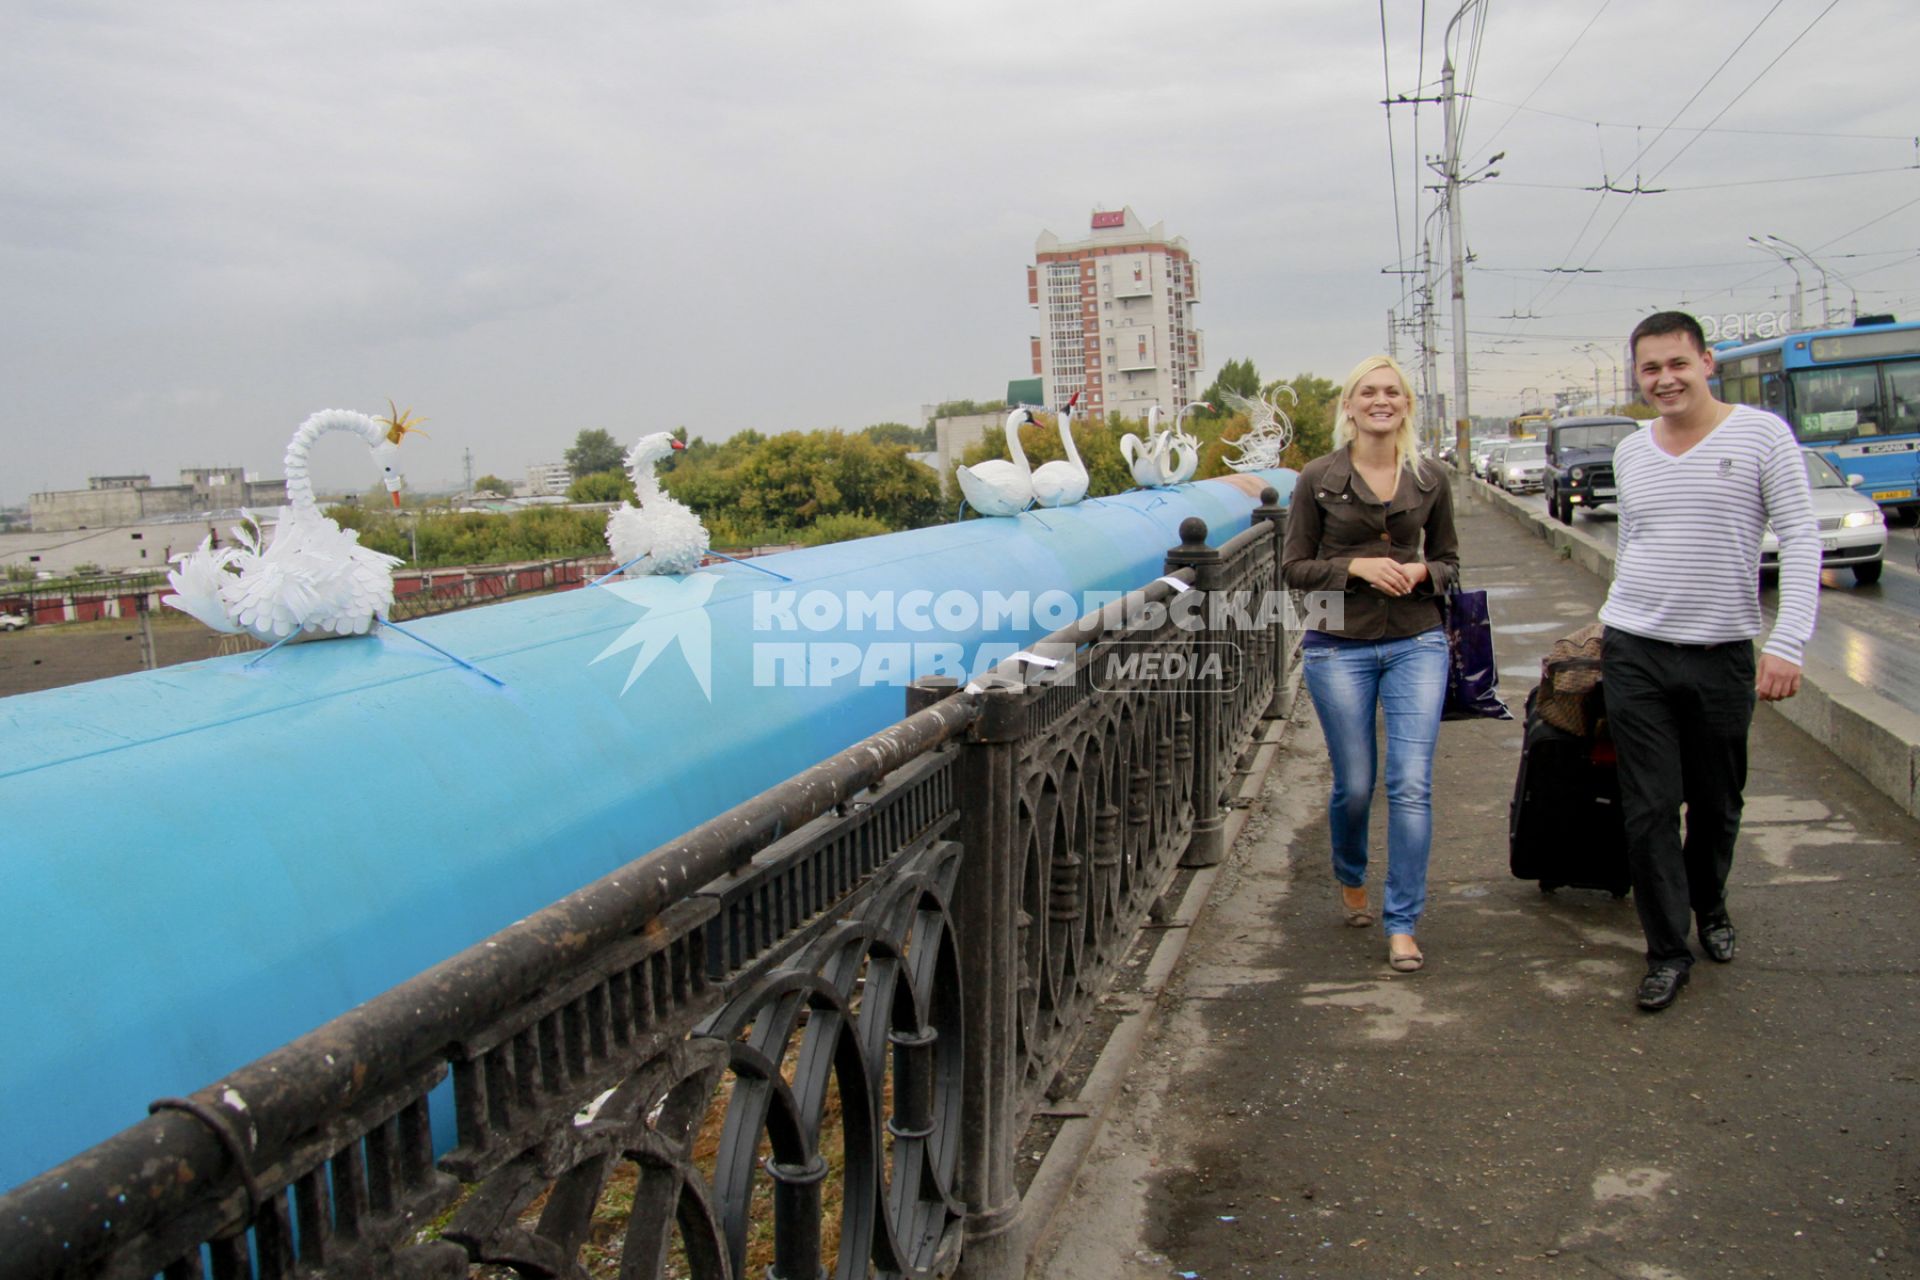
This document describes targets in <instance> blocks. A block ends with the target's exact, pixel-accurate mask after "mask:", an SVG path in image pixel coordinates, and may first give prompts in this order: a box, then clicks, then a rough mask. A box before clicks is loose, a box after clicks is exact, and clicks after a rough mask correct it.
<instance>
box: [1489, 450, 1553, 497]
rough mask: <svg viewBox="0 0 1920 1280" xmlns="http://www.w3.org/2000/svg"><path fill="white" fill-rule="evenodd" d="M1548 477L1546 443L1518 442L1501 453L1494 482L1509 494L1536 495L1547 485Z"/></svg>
mask: <svg viewBox="0 0 1920 1280" xmlns="http://www.w3.org/2000/svg"><path fill="white" fill-rule="evenodd" d="M1546 475H1547V445H1546V442H1545V441H1544V440H1516V441H1514V442H1513V443H1512V444H1509V445H1508V446H1507V447H1506V448H1505V449H1504V450H1502V451H1501V453H1500V463H1499V469H1498V472H1497V473H1496V474H1495V476H1494V478H1493V482H1494V483H1495V484H1497V485H1499V486H1500V487H1501V488H1502V489H1505V490H1506V491H1507V492H1508V493H1535V492H1538V491H1539V490H1540V489H1541V488H1542V487H1543V486H1544V485H1545V484H1546Z"/></svg>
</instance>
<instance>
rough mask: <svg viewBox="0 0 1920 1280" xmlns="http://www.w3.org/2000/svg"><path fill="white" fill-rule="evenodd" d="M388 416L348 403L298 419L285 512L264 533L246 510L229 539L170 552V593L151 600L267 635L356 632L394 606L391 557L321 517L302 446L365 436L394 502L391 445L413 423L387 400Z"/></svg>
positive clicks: (218, 624)
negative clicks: (347, 435) (222, 543)
mask: <svg viewBox="0 0 1920 1280" xmlns="http://www.w3.org/2000/svg"><path fill="white" fill-rule="evenodd" d="M387 407H388V409H389V411H390V416H388V417H387V418H384V419H377V418H372V417H369V416H368V415H366V414H364V413H356V412H354V411H353V410H351V409H322V410H321V411H320V412H319V413H316V414H314V415H313V416H311V417H309V418H308V419H307V420H306V421H305V422H303V423H301V424H300V429H299V430H297V431H295V432H294V433H293V439H292V440H291V441H289V442H288V444H287V455H286V470H287V509H286V512H285V513H284V514H283V515H282V516H281V518H280V521H279V523H278V524H277V525H275V526H274V529H273V533H272V536H271V538H269V537H268V535H267V533H266V531H265V530H263V529H262V528H261V527H260V522H259V521H258V520H256V519H254V517H253V515H252V514H251V513H250V512H244V511H243V512H242V515H243V517H244V518H245V520H246V525H245V526H244V527H236V528H234V529H232V530H231V531H230V532H231V533H232V534H233V543H232V544H231V545H229V546H224V547H218V548H216V547H214V546H213V537H212V535H211V534H209V535H208V536H207V538H206V539H204V540H203V541H202V542H201V543H200V546H199V548H198V549H196V550H194V551H191V552H187V553H186V554H184V555H179V556H175V557H174V559H173V562H174V564H175V566H176V567H175V568H174V569H173V570H172V571H171V572H169V573H168V574H167V581H168V582H169V583H170V584H171V585H172V587H173V589H174V593H175V594H173V595H169V596H163V597H162V598H161V601H160V603H162V604H164V605H167V606H169V607H171V608H174V609H178V610H180V611H181V612H182V613H188V614H191V615H193V616H194V617H196V618H198V619H200V621H202V622H204V623H206V624H207V625H208V626H210V627H212V628H213V629H214V630H216V631H225V632H230V633H238V632H250V633H251V634H253V635H254V636H256V637H258V638H260V639H262V640H268V641H277V640H284V639H286V638H287V637H289V636H291V635H294V634H295V633H297V632H299V633H313V634H322V633H327V634H332V635H359V634H362V633H364V632H366V631H367V629H368V628H370V627H371V626H372V625H373V621H374V618H375V617H376V616H377V615H378V614H380V613H382V612H383V611H384V610H386V608H387V607H388V606H390V605H391V604H392V603H393V568H394V566H395V565H398V564H399V563H400V559H399V557H398V556H390V555H385V554H383V553H381V552H378V551H375V550H373V549H372V548H370V547H363V546H361V545H360V535H359V534H358V533H357V532H355V531H354V530H352V529H342V528H341V527H340V526H339V525H338V524H337V523H335V522H334V521H333V520H330V519H328V518H327V516H326V515H324V514H323V513H322V512H321V510H320V507H319V504H318V503H317V502H316V501H315V500H314V496H313V482H312V480H311V478H310V477H309V476H308V472H307V462H308V452H309V451H310V450H311V449H312V447H313V444H314V442H315V441H317V440H318V439H319V438H320V437H321V436H324V435H329V434H331V433H334V432H347V433H351V434H353V435H357V436H359V437H360V438H361V439H362V440H364V441H366V443H367V447H368V449H369V450H370V451H371V452H372V454H373V457H374V461H375V462H377V463H379V464H380V470H381V481H382V483H384V484H385V485H386V486H387V492H388V493H390V494H392V495H393V504H394V505H395V506H396V507H397V506H399V505H400V472H399V470H398V468H397V467H395V465H394V459H395V455H396V446H398V445H399V443H400V441H401V440H403V439H404V438H405V437H406V436H407V435H408V434H409V433H410V432H413V431H417V430H419V428H418V427H417V426H415V425H414V422H413V418H412V415H411V414H410V413H402V412H400V411H399V410H397V409H394V408H393V405H392V403H391V402H389V403H388V406H387Z"/></svg>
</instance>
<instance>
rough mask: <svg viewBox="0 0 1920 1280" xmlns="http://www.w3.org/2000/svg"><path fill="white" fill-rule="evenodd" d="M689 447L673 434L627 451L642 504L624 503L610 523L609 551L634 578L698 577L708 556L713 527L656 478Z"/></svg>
mask: <svg viewBox="0 0 1920 1280" xmlns="http://www.w3.org/2000/svg"><path fill="white" fill-rule="evenodd" d="M686 447H687V446H686V444H685V443H684V442H682V441H680V440H677V439H675V438H674V435H673V433H672V432H670V431H656V432H654V433H653V434H651V435H645V436H641V437H640V439H639V440H637V441H636V442H635V443H634V446H633V448H632V449H630V450H628V451H627V475H628V477H630V478H631V479H632V480H633V491H634V496H635V497H636V498H637V499H638V502H637V503H633V502H623V503H621V504H620V509H619V510H618V511H615V512H614V513H613V514H612V515H610V516H608V517H607V546H608V547H609V548H611V549H612V551H613V562H614V564H615V565H616V566H623V567H625V568H626V570H627V572H629V573H692V572H693V571H694V570H695V569H698V568H699V567H700V562H701V560H702V559H703V558H704V557H705V556H706V554H707V547H708V546H709V542H710V540H709V538H708V536H707V526H706V525H704V524H702V523H700V517H699V516H696V515H695V514H693V512H692V511H691V510H690V509H689V508H688V507H687V505H686V504H685V503H684V502H680V501H678V500H676V499H674V498H670V497H668V496H667V495H666V493H665V492H664V491H662V489H661V488H660V481H659V478H658V477H656V476H655V475H654V474H653V469H654V467H656V466H657V465H659V462H660V460H661V459H662V458H665V457H668V456H669V455H671V454H672V453H673V452H674V451H675V450H677V449H684V448H686ZM636 561H637V562H638V563H636Z"/></svg>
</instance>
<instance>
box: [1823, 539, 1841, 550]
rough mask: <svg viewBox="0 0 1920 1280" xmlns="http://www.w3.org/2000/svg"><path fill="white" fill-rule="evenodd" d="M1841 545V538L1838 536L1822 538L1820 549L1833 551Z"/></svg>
mask: <svg viewBox="0 0 1920 1280" xmlns="http://www.w3.org/2000/svg"><path fill="white" fill-rule="evenodd" d="M1839 545H1840V539H1838V538H1822V539H1820V549H1821V550H1822V551H1832V550H1833V549H1834V548H1836V547H1838V546H1839Z"/></svg>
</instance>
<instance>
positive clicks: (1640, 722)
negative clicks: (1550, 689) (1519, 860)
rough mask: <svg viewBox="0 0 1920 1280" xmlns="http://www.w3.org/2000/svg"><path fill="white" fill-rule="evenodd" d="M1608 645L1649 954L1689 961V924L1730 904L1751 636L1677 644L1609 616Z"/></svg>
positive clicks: (1606, 666) (1623, 802)
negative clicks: (1633, 630) (1620, 625)
mask: <svg viewBox="0 0 1920 1280" xmlns="http://www.w3.org/2000/svg"><path fill="white" fill-rule="evenodd" d="M1600 656H1601V663H1602V666H1601V676H1602V686H1603V688H1604V690H1605V697H1606V705H1607V724H1608V727H1609V729H1610V730H1611V732H1612V734H1613V741H1614V746H1615V749H1616V750H1617V751H1618V752H1619V756H1620V807H1621V811H1622V815H1623V816H1624V818H1625V819H1626V828H1627V863H1628V868H1629V870H1630V871H1631V872H1632V874H1633V896H1634V901H1635V904H1636V905H1637V906H1638V908H1639V911H1640V927H1641V929H1643V930H1644V931H1645V933H1646V935H1647V963H1648V965H1649V966H1652V965H1663V964H1670V965H1675V966H1678V967H1680V968H1683V969H1684V968H1688V967H1690V966H1691V965H1692V964H1693V952H1692V951H1691V950H1689V949H1688V947H1687V933H1688V931H1689V930H1688V926H1689V924H1690V923H1691V922H1692V921H1700V922H1703V923H1712V922H1713V921H1716V920H1719V919H1722V918H1724V917H1725V915H1726V910H1727V907H1726V893H1727V872H1728V870H1729V869H1730V868H1731V867H1732V865H1733V842H1734V840H1735V838H1736V837H1737V836H1738V835H1739V834H1740V806H1741V794H1740V793H1741V792H1742V791H1743V790H1744V789H1745V788H1746V785H1747V730H1748V728H1749V727H1750V726H1751V725H1752V723H1753V704H1754V697H1755V695H1754V656H1753V644H1752V642H1750V641H1746V640H1740V641H1734V642H1731V643H1728V644H1718V645H1683V644H1669V643H1667V642H1666V641H1664V640H1650V639H1647V638H1646V637H1644V636H1636V635H1631V634H1629V633H1627V632H1625V631H1620V630H1617V629H1616V628H1613V627H1608V628H1607V629H1606V633H1605V635H1604V636H1603V637H1602V641H1601V651H1600ZM1683 803H1684V804H1685V805H1686V811H1687V822H1686V837H1685V839H1684V840H1683V839H1682V838H1681V834H1680V806H1681V805H1682V804H1683ZM1690 918H1691V919H1690Z"/></svg>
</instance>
